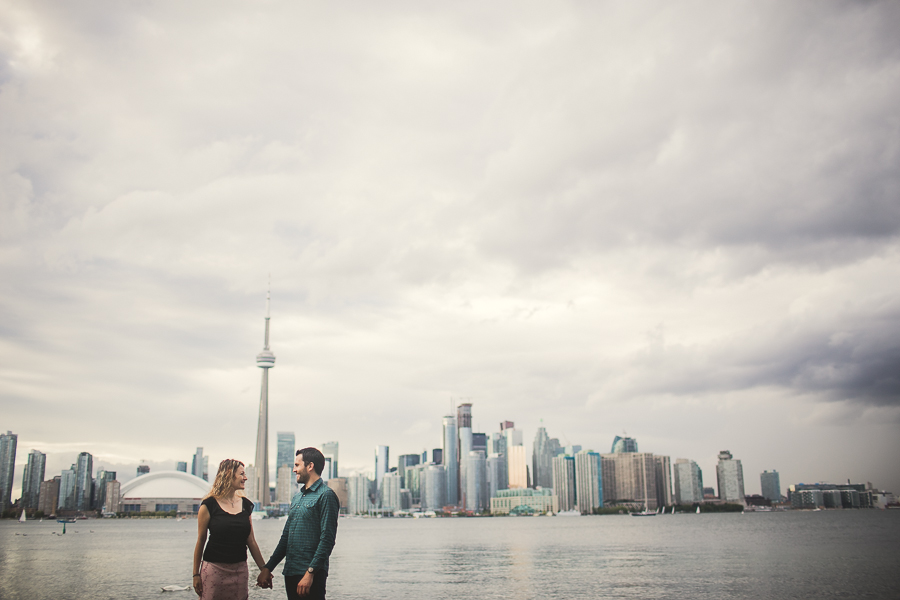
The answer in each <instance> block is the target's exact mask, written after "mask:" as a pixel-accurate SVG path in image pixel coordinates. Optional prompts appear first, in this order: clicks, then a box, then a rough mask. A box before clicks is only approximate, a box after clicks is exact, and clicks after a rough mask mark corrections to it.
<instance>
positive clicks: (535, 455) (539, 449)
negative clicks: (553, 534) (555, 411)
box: [531, 426, 562, 503]
mask: <svg viewBox="0 0 900 600" xmlns="http://www.w3.org/2000/svg"><path fill="white" fill-rule="evenodd" d="M553 456H554V454H553V449H552V448H551V447H550V436H549V435H547V430H546V429H544V427H543V426H541V427H538V429H537V433H536V434H535V436H534V446H533V449H532V457H531V474H532V476H533V477H534V485H535V486H541V487H545V488H548V487H553ZM560 503H562V499H560Z"/></svg>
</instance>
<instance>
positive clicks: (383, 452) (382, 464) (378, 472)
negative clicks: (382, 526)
mask: <svg viewBox="0 0 900 600" xmlns="http://www.w3.org/2000/svg"><path fill="white" fill-rule="evenodd" d="M390 452H391V450H390V448H388V447H387V446H376V447H375V492H376V498H378V499H379V507H380V506H381V504H380V499H381V496H382V494H381V491H382V490H381V482H382V481H383V480H384V474H385V473H387V472H388V470H389V469H388V461H389V460H390Z"/></svg>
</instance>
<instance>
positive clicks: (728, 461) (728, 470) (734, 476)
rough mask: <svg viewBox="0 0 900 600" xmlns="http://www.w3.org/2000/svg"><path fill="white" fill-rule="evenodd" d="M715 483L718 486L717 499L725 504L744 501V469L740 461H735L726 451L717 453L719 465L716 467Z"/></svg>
mask: <svg viewBox="0 0 900 600" xmlns="http://www.w3.org/2000/svg"><path fill="white" fill-rule="evenodd" d="M716 481H717V482H718V485H719V499H720V500H724V501H726V502H739V503H741V504H743V503H744V502H745V500H744V467H742V466H741V461H739V460H735V459H734V458H733V457H732V456H731V452H729V451H728V450H722V451H721V452H719V463H718V464H717V465H716Z"/></svg>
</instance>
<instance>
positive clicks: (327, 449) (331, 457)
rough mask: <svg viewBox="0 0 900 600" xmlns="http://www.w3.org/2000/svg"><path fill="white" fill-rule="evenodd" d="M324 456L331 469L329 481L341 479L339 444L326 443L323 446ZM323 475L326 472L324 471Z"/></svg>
mask: <svg viewBox="0 0 900 600" xmlns="http://www.w3.org/2000/svg"><path fill="white" fill-rule="evenodd" d="M322 454H324V455H325V464H326V465H327V466H328V467H329V469H328V479H331V478H332V477H340V475H338V443H337V442H325V443H324V444H322ZM322 473H323V474H324V473H325V471H324V470H323V471H322ZM326 481H327V480H326Z"/></svg>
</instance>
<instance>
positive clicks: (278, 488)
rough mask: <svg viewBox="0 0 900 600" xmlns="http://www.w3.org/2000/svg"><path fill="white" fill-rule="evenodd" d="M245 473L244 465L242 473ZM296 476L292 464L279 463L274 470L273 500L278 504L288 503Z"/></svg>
mask: <svg viewBox="0 0 900 600" xmlns="http://www.w3.org/2000/svg"><path fill="white" fill-rule="evenodd" d="M246 474H247V469H246V467H245V468H244V475H246ZM295 482H296V478H295V477H294V467H293V465H284V464H283V465H279V466H278V470H277V471H276V472H275V502H277V503H278V504H290V503H291V498H293V497H294V486H295Z"/></svg>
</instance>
